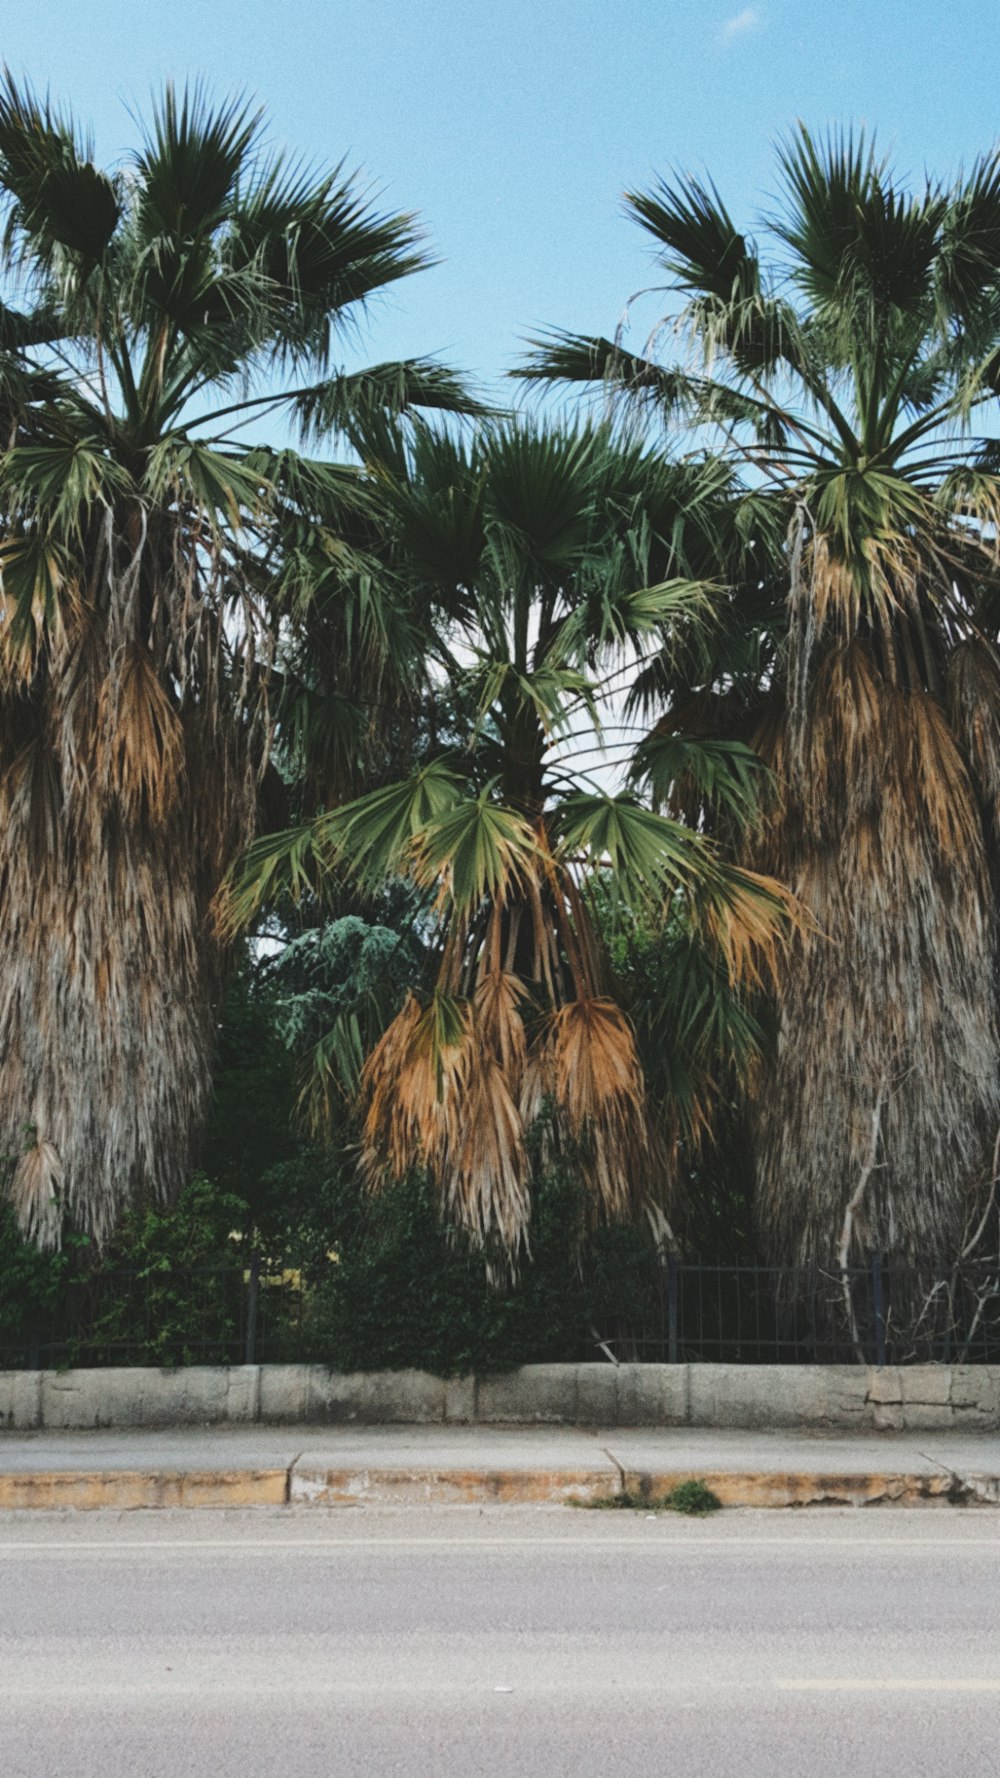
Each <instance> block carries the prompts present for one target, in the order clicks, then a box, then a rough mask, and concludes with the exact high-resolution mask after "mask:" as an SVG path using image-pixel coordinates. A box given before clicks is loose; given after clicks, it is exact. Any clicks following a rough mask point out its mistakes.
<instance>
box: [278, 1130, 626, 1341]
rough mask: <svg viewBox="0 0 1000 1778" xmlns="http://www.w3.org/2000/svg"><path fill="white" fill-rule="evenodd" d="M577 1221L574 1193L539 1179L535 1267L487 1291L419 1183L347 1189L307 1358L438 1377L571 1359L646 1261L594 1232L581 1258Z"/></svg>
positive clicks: (563, 1184)
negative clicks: (377, 1191)
mask: <svg viewBox="0 0 1000 1778" xmlns="http://www.w3.org/2000/svg"><path fill="white" fill-rule="evenodd" d="M325 1164H326V1165H328V1163H324V1160H323V1158H322V1157H321V1156H319V1155H317V1157H316V1165H317V1167H318V1169H319V1170H320V1171H322V1169H323V1167H324V1165H325ZM582 1211H583V1203H582V1196H581V1191H580V1187H579V1185H578V1184H576V1183H575V1182H574V1181H573V1180H572V1179H571V1178H569V1177H568V1176H567V1175H566V1174H564V1173H548V1174H545V1175H543V1177H542V1178H541V1179H540V1181H539V1183H538V1185H537V1188H536V1197H535V1212H534V1217H533V1220H532V1227H531V1257H530V1259H527V1260H526V1261H525V1262H524V1263H523V1264H522V1266H521V1268H520V1270H519V1273H518V1277H517V1279H516V1281H515V1282H514V1283H512V1284H508V1285H506V1287H502V1288H501V1287H493V1286H491V1285H490V1283H489V1281H488V1279H487V1277H486V1275H485V1273H484V1269H483V1257H482V1254H481V1253H476V1252H473V1251H472V1250H471V1249H470V1248H469V1245H468V1243H467V1242H466V1241H465V1240H464V1239H463V1238H462V1237H461V1236H459V1235H457V1234H456V1233H455V1232H454V1231H449V1230H448V1229H447V1228H443V1227H442V1225H441V1222H440V1220H439V1216H438V1212H437V1209H436V1206H435V1201H434V1197H433V1194H432V1192H431V1190H430V1188H429V1186H428V1183H427V1181H426V1180H425V1179H424V1178H423V1177H421V1176H419V1175H414V1176H411V1177H410V1178H409V1179H407V1180H405V1181H404V1182H403V1183H402V1184H401V1185H399V1186H397V1187H394V1188H393V1189H392V1190H390V1191H387V1192H386V1193H385V1194H384V1195H382V1196H381V1197H378V1198H374V1199H368V1198H364V1197H362V1196H361V1195H360V1193H359V1192H358V1190H357V1187H356V1186H355V1185H354V1184H353V1183H352V1182H350V1181H349V1180H348V1182H347V1183H345V1184H344V1185H343V1186H342V1188H341V1195H340V1198H339V1201H338V1204H337V1212H338V1214H339V1221H338V1227H339V1234H338V1238H337V1239H336V1241H335V1243H334V1247H333V1251H334V1252H335V1253H336V1255H337V1257H336V1259H335V1260H330V1261H329V1262H328V1269H327V1273H326V1277H325V1278H324V1279H322V1281H321V1282H320V1283H319V1284H318V1285H317V1288H316V1290H315V1293H314V1295H313V1296H312V1297H311V1298H310V1300H309V1303H308V1305H307V1339H308V1344H309V1349H310V1355H311V1356H313V1357H315V1358H316V1359H318V1360H320V1361H322V1362H324V1363H327V1364H330V1365H333V1366H334V1367H335V1368H337V1369H338V1370H381V1369H395V1368H399V1367H404V1366H410V1365H412V1366H415V1367H417V1368H418V1369H424V1370H429V1371H433V1372H435V1373H436V1374H438V1375H443V1376H451V1375H456V1374H459V1373H462V1372H466V1371H472V1370H475V1371H490V1370H506V1369H509V1368H511V1367H513V1366H515V1365H519V1364H527V1363H532V1362H539V1361H544V1360H546V1359H566V1358H568V1357H571V1356H572V1355H573V1351H574V1348H575V1347H576V1345H577V1343H578V1342H579V1341H580V1339H581V1338H583V1337H586V1335H587V1332H588V1329H589V1326H590V1324H591V1322H593V1321H595V1320H597V1319H601V1320H605V1321H606V1318H607V1315H608V1314H609V1312H610V1313H612V1314H614V1313H619V1314H622V1315H628V1314H630V1313H632V1312H633V1311H634V1310H635V1309H636V1308H637V1306H638V1304H639V1301H640V1296H641V1291H640V1289H639V1287H638V1286H637V1282H636V1280H637V1277H638V1275H639V1270H640V1268H639V1265H638V1262H639V1260H640V1258H641V1257H642V1256H643V1255H645V1256H646V1258H647V1260H648V1243H647V1242H646V1241H645V1239H644V1237H643V1236H642V1235H641V1234H640V1233H639V1232H638V1231H636V1230H631V1229H624V1228H617V1229H613V1230H603V1231H600V1232H598V1233H597V1234H596V1235H594V1236H592V1237H591V1238H590V1240H589V1241H588V1242H587V1245H586V1248H585V1249H584V1250H583V1251H582V1252H581V1251H580V1238H581V1218H582ZM497 1259H498V1261H499V1260H500V1255H499V1253H498V1255H497ZM648 1269H649V1268H648V1265H647V1267H646V1271H647V1273H648Z"/></svg>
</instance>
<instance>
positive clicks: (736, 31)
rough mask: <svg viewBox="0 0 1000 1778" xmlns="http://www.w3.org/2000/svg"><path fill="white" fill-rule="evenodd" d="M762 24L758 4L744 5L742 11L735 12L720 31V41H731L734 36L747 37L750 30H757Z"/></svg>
mask: <svg viewBox="0 0 1000 1778" xmlns="http://www.w3.org/2000/svg"><path fill="white" fill-rule="evenodd" d="M759 24H760V13H759V12H758V11H757V8H756V6H744V8H743V11H742V12H734V14H733V16H732V18H731V19H727V20H726V22H725V24H724V25H723V27H722V30H721V31H720V32H719V42H720V43H731V42H732V40H733V38H734V37H745V36H746V35H747V33H748V32H750V31H756V29H757V27H758V25H759Z"/></svg>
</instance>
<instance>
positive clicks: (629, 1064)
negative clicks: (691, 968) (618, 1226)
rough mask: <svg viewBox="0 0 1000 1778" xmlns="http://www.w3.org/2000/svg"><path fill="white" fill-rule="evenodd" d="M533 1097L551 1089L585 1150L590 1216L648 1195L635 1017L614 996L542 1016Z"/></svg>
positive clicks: (620, 1214) (630, 1212)
mask: <svg viewBox="0 0 1000 1778" xmlns="http://www.w3.org/2000/svg"><path fill="white" fill-rule="evenodd" d="M531 1074H532V1079H531V1084H530V1088H529V1095H528V1103H529V1104H534V1103H535V1102H536V1101H537V1097H538V1095H539V1092H541V1094H543V1095H544V1096H546V1097H550V1098H551V1100H552V1102H553V1105H554V1107H555V1110H556V1115H557V1118H558V1119H559V1121H560V1123H561V1125H562V1127H563V1128H564V1130H565V1132H566V1134H567V1135H568V1136H569V1138H570V1140H571V1141H572V1143H573V1144H574V1147H575V1148H576V1150H577V1152H578V1153H579V1155H580V1159H581V1165H582V1168H583V1172H584V1176H585V1179H586V1183H587V1186H588V1206H589V1211H590V1215H591V1217H592V1218H593V1219H595V1220H596V1219H600V1218H604V1219H607V1220H609V1221H621V1220H624V1219H625V1218H627V1217H629V1216H635V1215H637V1214H638V1213H639V1211H640V1210H641V1208H642V1206H643V1204H644V1202H645V1199H646V1198H647V1197H648V1196H650V1195H651V1191H652V1181H651V1179H650V1158H651V1149H652V1140H651V1134H650V1125H649V1107H648V1105H647V1102H646V1086H645V1080H644V1078H643V1070H642V1064H641V1062H640V1060H639V1054H638V1050H637V1048H636V1042H635V1034H634V1032H633V1030H632V1027H631V1024H630V1022H629V1020H628V1018H627V1016H626V1015H625V1013H624V1012H623V1011H622V1009H621V1007H620V1006H617V1005H616V1004H615V1002H614V1001H613V1000H607V999H604V998H589V999H581V1000H571V1001H569V1002H567V1004H566V1005H565V1006H561V1007H559V1008H558V1010H557V1011H555V1012H554V1013H552V1014H551V1015H550V1016H549V1018H548V1019H547V1020H546V1021H545V1024H544V1026H543V1028H542V1030H541V1032H540V1034H539V1038H538V1041H537V1045H536V1048H535V1053H534V1055H533V1056H532V1063H531Z"/></svg>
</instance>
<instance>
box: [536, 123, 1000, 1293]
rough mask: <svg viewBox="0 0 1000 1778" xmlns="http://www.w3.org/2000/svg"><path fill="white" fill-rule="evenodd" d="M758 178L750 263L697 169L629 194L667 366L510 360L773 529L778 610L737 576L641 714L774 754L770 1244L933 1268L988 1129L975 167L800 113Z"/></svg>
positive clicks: (988, 939)
mask: <svg viewBox="0 0 1000 1778" xmlns="http://www.w3.org/2000/svg"><path fill="white" fill-rule="evenodd" d="M779 167H780V173H781V178H782V184H783V201H782V203H781V207H780V209H779V210H778V211H777V213H776V214H775V215H774V216H772V217H770V218H769V219H767V220H766V221H765V223H764V224H763V225H762V226H763V228H764V230H765V231H767V233H768V234H769V237H770V248H771V251H770V252H769V253H766V252H765V250H764V249H763V248H761V249H758V247H757V246H756V245H755V244H754V243H753V242H752V241H751V240H750V239H748V238H747V237H745V236H744V235H743V234H741V233H740V231H739V229H738V228H737V226H736V224H735V223H734V222H733V220H732V218H731V217H730V215H729V213H728V211H727V210H726V208H725V206H724V205H723V203H722V200H721V198H720V197H719V196H718V194H717V192H716V191H715V190H714V188H713V187H711V186H708V185H706V184H704V183H702V182H699V181H698V180H696V179H693V178H684V177H681V178H677V179H675V180H673V181H672V182H661V183H659V184H658V185H657V186H656V187H655V188H654V189H652V190H651V191H648V192H641V193H636V194H633V195H631V196H630V197H629V198H628V205H629V208H630V210H631V212H632V214H633V215H634V216H635V217H636V218H637V220H638V221H639V222H640V223H641V225H642V226H643V227H644V228H645V229H646V230H647V231H648V233H649V234H651V235H652V237H653V239H654V240H655V242H656V244H657V250H658V255H659V259H660V263H661V265H662V266H663V267H665V269H666V272H667V275H668V278H669V280H670V284H671V287H672V288H673V289H674V290H675V291H676V292H677V293H678V295H679V299H680V300H679V305H678V311H677V313H676V314H675V315H674V316H673V317H672V318H671V337H674V338H680V337H686V338H687V339H688V341H689V342H690V346H691V356H690V357H688V358H687V359H681V360H680V361H679V362H678V363H676V364H671V363H669V362H668V363H666V364H661V363H660V362H659V361H658V358H657V357H656V356H655V355H654V350H655V349H654V348H653V346H652V345H651V346H650V348H649V349H647V351H646V352H644V353H637V354H636V353H630V352H628V351H627V350H625V349H624V346H623V345H622V343H621V342H620V341H610V340H606V339H584V338H581V337H578V336H569V335H560V336H555V337H552V338H550V339H548V340H546V341H541V342H538V344H537V349H536V352H535V354H534V356H533V359H532V361H531V363H530V364H529V366H528V367H527V371H526V373H525V374H527V375H530V376H534V377H539V378H544V379H552V378H555V379H564V380H569V381H574V382H581V381H582V382H585V383H587V382H589V383H591V384H592V385H593V386H594V387H596V388H599V389H601V390H603V391H605V392H607V393H610V394H612V395H613V396H615V397H617V396H621V397H622V398H624V400H625V401H626V402H627V403H628V404H629V405H630V406H635V405H636V404H639V405H640V406H642V407H644V408H645V409H646V410H647V411H649V412H656V413H657V414H659V415H660V416H663V417H666V418H667V419H668V420H669V421H670V423H671V424H673V425H680V426H682V427H688V428H692V429H694V432H695V434H696V435H697V433H698V429H699V428H703V427H706V426H707V427H711V428H714V429H715V430H716V432H717V433H721V435H722V438H723V440H724V451H725V452H726V453H728V455H729V457H730V460H731V462H732V463H733V464H734V465H736V466H739V467H740V468H741V469H742V472H743V474H744V477H745V480H746V483H747V485H748V487H750V488H752V489H753V490H754V494H755V499H756V500H757V502H758V505H759V507H760V508H761V509H763V506H764V505H769V506H770V508H771V513H772V532H773V531H774V530H778V531H780V532H784V534H785V543H784V546H783V548H782V550H781V551H780V552H779V554H778V556H777V558H776V562H775V566H776V567H780V569H781V572H782V574H783V577H784V586H785V597H784V599H783V600H782V601H781V602H780V603H776V602H775V601H774V600H773V598H772V597H771V596H770V595H769V594H768V593H767V584H766V581H765V580H762V581H761V583H760V584H759V585H758V586H753V585H752V584H751V585H747V586H745V587H744V588H743V589H742V591H740V592H738V594H737V596H736V599H735V601H734V615H735V626H734V629H733V630H732V631H731V632H730V636H729V638H728V643H727V644H726V645H724V646H722V647H721V648H720V649H719V650H718V651H717V652H716V655H715V658H714V660H713V662H712V665H711V670H710V672H708V673H707V674H705V675H704V676H703V677H702V679H701V681H700V682H696V681H695V680H693V679H692V678H690V677H688V678H687V679H686V680H685V679H683V678H682V677H681V676H678V675H676V674H674V675H673V676H672V678H671V676H670V675H669V674H668V673H667V672H664V673H663V674H662V675H661V688H662V690H663V692H664V697H665V702H666V704H667V714H666V715H665V716H664V717H663V723H664V725H666V726H667V727H669V726H670V724H671V722H672V721H674V720H683V721H684V722H685V723H686V724H688V725H690V724H691V722H692V721H694V720H696V718H697V719H698V720H700V724H701V726H702V728H703V729H704V732H706V733H708V734H722V735H738V736H742V737H743V738H744V739H745V740H748V741H752V743H753V745H754V746H755V748H756V749H757V751H758V752H759V753H760V755H761V756H762V757H763V759H764V760H765V761H766V762H767V763H768V764H769V765H770V766H771V767H772V768H773V770H774V772H775V774H776V777H777V781H778V784H779V787H780V797H779V801H778V804H777V807H776V809H775V810H774V811H773V813H772V815H771V817H770V819H769V822H768V824H767V827H766V831H765V837H764V840H763V843H759V842H758V843H757V844H756V846H755V851H754V854H753V855H754V857H755V859H756V862H757V863H758V865H759V866H760V867H761V868H767V869H771V870H773V871H774V872H775V873H776V874H777V875H778V876H779V877H780V878H781V879H782V880H783V881H784V882H785V883H786V884H788V885H790V886H791V888H792V889H793V890H794V892H795V894H796V896H797V897H798V898H800V900H801V901H802V902H803V903H804V905H805V908H806V910H807V911H808V912H809V913H811V916H812V922H813V926H812V930H808V929H806V930H803V931H802V932H801V933H800V935H799V937H798V939H797V941H796V943H795V945H794V946H793V947H792V949H791V951H790V954H789V957H788V960H787V964H786V966H785V968H784V970H783V974H782V978H781V983H780V993H779V1001H778V1013H779V1029H778V1034H777V1041H776V1046H775V1050H774V1054H773V1056H772V1057H771V1060H770V1065H769V1068H768V1071H767V1073H766V1074H765V1076H764V1077H763V1079H762V1080H761V1083H760V1090H759V1092H758V1093H757V1095H756V1097H755V1101H754V1105H753V1108H752V1109H753V1121H754V1125H755V1134H756V1166H757V1178H758V1204H757V1209H758V1215H759V1221H760V1225H761V1229H762V1232H763V1235H764V1238H765V1240H766V1242H767V1245H768V1247H769V1249H770V1251H771V1253H772V1254H773V1255H774V1256H775V1257H776V1258H777V1259H778V1260H780V1261H781V1262H783V1263H789V1264H793V1263H816V1262H820V1263H822V1264H824V1265H830V1264H832V1265H834V1266H840V1267H841V1268H844V1267H846V1264H847V1261H848V1259H849V1258H851V1259H855V1258H857V1257H859V1256H860V1255H861V1254H863V1253H864V1251H865V1250H866V1249H868V1248H876V1249H880V1250H883V1251H888V1252H891V1253H893V1254H895V1255H896V1256H897V1257H898V1258H900V1259H901V1260H903V1261H906V1262H913V1263H914V1264H924V1263H926V1264H927V1266H928V1267H929V1268H934V1267H936V1266H939V1265H940V1264H941V1263H942V1262H943V1261H945V1260H946V1259H947V1260H948V1261H949V1262H950V1260H951V1259H952V1258H953V1257H954V1256H956V1255H957V1254H958V1253H959V1252H960V1251H961V1250H962V1249H963V1247H964V1246H966V1242H965V1240H964V1238H963V1231H964V1230H965V1229H966V1227H967V1226H969V1227H970V1228H974V1227H975V1219H974V1218H973V1221H972V1222H971V1223H970V1217H973V1211H974V1206H975V1204H976V1192H977V1187H979V1186H981V1184H982V1181H983V1180H984V1178H985V1177H986V1176H987V1175H988V1174H989V1172H990V1165H989V1157H990V1154H991V1152H992V1150H993V1143H994V1136H995V1133H996V1129H997V1123H998V1120H1000V1077H998V1062H1000V1054H998V1031H997V1006H996V970H997V906H996V886H997V881H998V878H997V867H998V864H1000V858H998V853H997V838H998V827H997V816H998V814H1000V801H998V797H1000V651H998V641H1000V603H998V592H1000V580H998V572H997V569H998V553H997V537H998V535H1000V532H998V520H1000V484H998V481H997V478H996V475H995V473H994V472H995V468H996V464H997V450H996V446H995V444H994V443H993V442H991V441H990V440H988V439H982V438H979V437H977V436H975V435H974V434H973V432H972V431H971V423H972V420H973V419H974V417H975V415H976V414H977V413H978V412H979V411H980V410H981V409H982V407H983V406H984V404H987V403H992V401H993V400H994V399H995V396H996V394H997V392H998V390H1000V352H998V340H1000V157H998V155H997V154H996V153H992V154H989V155H987V156H985V157H984V158H983V159H981V160H980V161H979V162H978V163H977V164H976V165H975V166H974V168H973V169H972V171H971V173H970V174H969V176H968V177H966V178H963V179H962V180H960V181H959V182H958V183H957V184H955V185H954V186H952V187H950V188H945V187H943V186H938V185H933V184H931V183H929V182H928V183H926V184H924V185H922V186H920V187H919V188H918V189H916V190H915V191H910V190H907V189H904V187H903V186H902V185H901V184H900V182H899V180H898V179H897V177H896V176H895V174H894V173H893V170H892V168H891V166H890V165H889V164H888V163H887V162H886V161H884V160H882V159H880V158H879V157H878V156H877V155H876V153H875V152H874V149H873V147H871V146H870V145H868V144H866V142H865V141H864V140H863V139H861V138H857V139H854V138H852V137H851V136H850V135H846V136H842V135H834V136H831V137H830V139H829V140H827V141H826V142H823V143H820V142H817V141H815V140H814V139H813V138H812V137H811V136H810V135H809V133H808V132H807V131H806V130H805V129H800V130H799V131H798V133H797V134H796V135H795V136H794V138H793V139H792V140H791V141H790V142H789V143H788V144H787V145H786V146H785V147H784V148H783V150H782V151H781V153H780V156H779ZM664 335H665V327H664V325H661V327H660V328H659V329H658V332H657V336H656V337H657V338H658V339H660V340H662V339H663V338H664ZM772 581H773V576H772ZM727 648H728V652H727ZM734 649H735V653H734V652H733V650H734ZM748 667H749V671H748Z"/></svg>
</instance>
